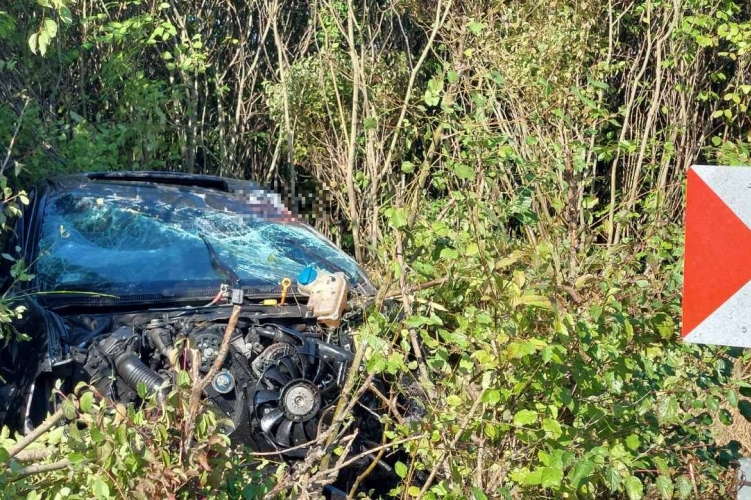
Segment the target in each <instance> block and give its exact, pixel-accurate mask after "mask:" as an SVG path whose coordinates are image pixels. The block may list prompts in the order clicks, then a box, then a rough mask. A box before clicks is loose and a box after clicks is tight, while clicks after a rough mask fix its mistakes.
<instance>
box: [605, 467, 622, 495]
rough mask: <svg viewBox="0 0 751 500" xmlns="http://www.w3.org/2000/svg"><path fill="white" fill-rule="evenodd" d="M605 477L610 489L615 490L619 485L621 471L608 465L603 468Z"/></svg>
mask: <svg viewBox="0 0 751 500" xmlns="http://www.w3.org/2000/svg"><path fill="white" fill-rule="evenodd" d="M605 477H606V478H607V480H608V488H610V491H612V492H616V491H617V490H618V487H619V486H620V485H621V473H620V472H619V471H618V469H616V468H615V467H608V468H607V469H606V470H605Z"/></svg>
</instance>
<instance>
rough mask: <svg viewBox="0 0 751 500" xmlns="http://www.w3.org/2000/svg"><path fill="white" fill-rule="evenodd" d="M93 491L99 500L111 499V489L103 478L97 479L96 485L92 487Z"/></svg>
mask: <svg viewBox="0 0 751 500" xmlns="http://www.w3.org/2000/svg"><path fill="white" fill-rule="evenodd" d="M91 491H92V493H94V496H96V497H97V498H103V499H107V498H109V497H110V487H109V486H107V483H105V482H104V480H103V479H102V478H101V477H99V478H97V479H96V481H94V484H92V485H91Z"/></svg>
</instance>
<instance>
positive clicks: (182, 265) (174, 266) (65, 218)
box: [37, 184, 365, 295]
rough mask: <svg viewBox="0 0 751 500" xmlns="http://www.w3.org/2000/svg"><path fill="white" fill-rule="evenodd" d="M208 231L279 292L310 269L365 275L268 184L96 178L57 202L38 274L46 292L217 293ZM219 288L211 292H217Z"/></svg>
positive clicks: (229, 260) (230, 258)
mask: <svg viewBox="0 0 751 500" xmlns="http://www.w3.org/2000/svg"><path fill="white" fill-rule="evenodd" d="M201 236H204V237H205V238H206V240H207V241H208V242H209V243H210V244H211V246H212V247H213V248H214V249H215V250H216V253H217V255H218V257H219V259H220V260H221V263H222V264H223V265H224V266H228V267H229V268H230V269H232V270H233V271H234V272H235V273H237V275H238V276H239V277H240V280H241V285H242V286H243V287H245V288H251V289H253V288H256V289H261V290H263V289H270V288H273V287H276V286H278V285H279V282H280V281H281V280H282V279H283V278H285V277H294V276H297V274H298V273H299V272H300V271H301V270H302V269H304V268H305V267H306V266H313V267H316V268H319V269H323V270H327V271H330V272H338V271H341V272H344V273H345V274H346V275H347V277H348V278H349V281H350V284H351V285H352V286H353V287H356V286H358V285H360V284H363V283H364V282H365V278H364V276H363V274H362V271H360V270H359V268H358V266H357V264H356V263H355V261H354V260H353V259H351V258H350V257H349V256H347V255H346V254H344V253H343V252H341V251H340V250H339V249H338V248H336V247H334V246H333V245H332V244H330V243H329V242H327V241H326V240H324V239H323V238H322V237H320V235H319V234H318V233H316V232H315V231H314V230H312V229H310V228H309V227H308V226H305V225H303V224H302V223H300V222H296V221H295V220H294V219H293V217H292V215H291V214H290V213H289V212H288V211H287V210H286V209H285V208H283V206H282V205H281V204H280V203H279V202H278V201H276V200H275V199H274V198H272V197H270V196H269V195H266V194H264V195H262V194H261V192H260V191H258V192H254V191H251V192H250V193H245V194H242V193H237V194H224V193H217V192H216V191H210V190H205V191H204V190H200V189H196V188H190V190H188V189H183V188H179V187H173V186H153V185H148V184H144V185H138V186H133V185H122V186H117V187H116V188H114V189H113V188H105V187H101V186H96V185H93V184H92V185H88V186H86V187H84V188H81V189H78V190H75V191H72V192H66V193H65V194H62V195H59V196H55V197H52V198H51V199H50V200H48V202H47V205H46V208H45V216H44V223H43V227H42V238H41V242H40V252H39V257H38V261H37V274H38V278H39V283H40V288H41V290H42V291H53V290H57V291H88V292H101V293H111V294H116V295H128V294H134V293H164V292H169V293H171V294H177V295H179V294H180V292H191V291H192V292H194V293H195V292H196V291H198V290H207V293H211V290H214V291H215V287H216V286H218V285H219V284H220V283H221V282H223V280H224V278H222V277H221V274H218V273H217V271H216V270H215V269H213V268H212V266H211V259H210V255H209V252H208V250H207V247H206V245H205V244H204V241H203V240H202V239H201ZM209 289H211V290H209Z"/></svg>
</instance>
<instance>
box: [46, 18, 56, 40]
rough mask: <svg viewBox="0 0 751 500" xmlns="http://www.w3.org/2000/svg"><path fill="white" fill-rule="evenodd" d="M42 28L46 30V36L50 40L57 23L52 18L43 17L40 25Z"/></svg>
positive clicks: (54, 33)
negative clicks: (42, 22)
mask: <svg viewBox="0 0 751 500" xmlns="http://www.w3.org/2000/svg"><path fill="white" fill-rule="evenodd" d="M42 30H43V31H46V32H47V36H49V37H50V40H52V39H53V38H55V36H56V35H57V23H56V22H55V21H54V20H52V19H45V20H44V24H43V25H42Z"/></svg>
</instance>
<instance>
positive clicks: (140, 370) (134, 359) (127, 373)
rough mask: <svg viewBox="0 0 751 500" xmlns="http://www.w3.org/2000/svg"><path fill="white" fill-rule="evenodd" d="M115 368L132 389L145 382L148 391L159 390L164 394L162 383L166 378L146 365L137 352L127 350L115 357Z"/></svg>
mask: <svg viewBox="0 0 751 500" xmlns="http://www.w3.org/2000/svg"><path fill="white" fill-rule="evenodd" d="M115 368H116V369H117V373H118V375H120V376H121V377H122V379H123V380H124V381H125V383H126V384H128V386H129V387H131V388H132V389H136V390H137V389H138V384H139V383H140V382H143V384H144V385H145V386H146V390H147V391H148V392H150V393H153V392H159V393H160V394H162V393H161V392H160V390H161V387H162V384H164V379H162V377H160V376H159V375H157V373H156V372H155V371H154V370H152V369H151V368H149V367H148V366H146V365H145V364H144V363H143V361H141V360H140V359H139V358H138V356H136V355H135V354H133V353H130V352H126V353H123V354H120V355H119V356H117V357H116V358H115ZM162 395H163V394H162Z"/></svg>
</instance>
